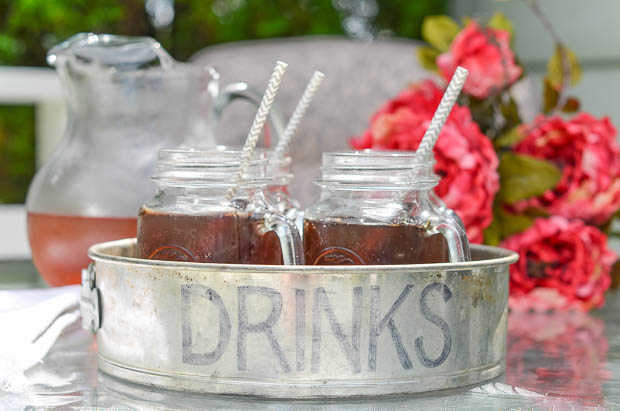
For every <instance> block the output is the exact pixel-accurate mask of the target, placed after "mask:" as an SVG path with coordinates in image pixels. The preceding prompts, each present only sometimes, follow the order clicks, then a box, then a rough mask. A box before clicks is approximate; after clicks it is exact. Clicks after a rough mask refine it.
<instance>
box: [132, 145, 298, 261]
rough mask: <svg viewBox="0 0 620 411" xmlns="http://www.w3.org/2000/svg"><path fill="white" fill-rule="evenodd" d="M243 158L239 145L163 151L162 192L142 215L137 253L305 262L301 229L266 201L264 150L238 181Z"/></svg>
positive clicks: (184, 258) (159, 183) (150, 256)
mask: <svg viewBox="0 0 620 411" xmlns="http://www.w3.org/2000/svg"><path fill="white" fill-rule="evenodd" d="M240 157H241V152H240V151H222V150H161V151H160V153H159V159H158V163H157V170H158V171H157V175H156V176H155V177H154V178H153V180H154V181H155V183H156V185H157V193H156V195H155V197H154V198H153V199H152V200H150V201H148V202H147V203H146V204H144V206H142V208H141V209H140V212H139V216H138V258H146V259H154V260H168V261H186V262H199V263H229V264H276V265H277V264H300V263H301V262H302V259H303V254H302V251H301V240H300V236H299V232H298V230H297V228H296V227H295V225H294V224H293V223H292V222H290V221H289V220H288V219H287V218H286V217H284V216H283V215H281V214H279V213H278V212H277V210H275V209H274V208H273V207H271V206H270V205H269V204H268V202H267V200H266V187H267V185H268V184H269V183H270V179H269V178H268V177H267V173H266V166H267V160H266V156H265V154H264V153H261V155H259V156H256V157H257V158H255V159H253V160H252V161H251V162H250V164H249V165H248V166H247V167H245V168H244V171H243V177H242V179H241V180H240V181H236V180H235V178H234V176H235V175H236V174H237V172H238V171H239V167H240ZM232 187H236V190H235V194H234V197H231V188H232Z"/></svg>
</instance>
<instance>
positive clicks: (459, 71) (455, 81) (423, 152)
mask: <svg viewBox="0 0 620 411" xmlns="http://www.w3.org/2000/svg"><path fill="white" fill-rule="evenodd" d="M468 74H469V72H468V71H467V69H464V68H463V67H461V66H458V67H457V68H456V71H455V72H454V75H453V76H452V78H451V79H450V83H449V84H448V87H447V88H446V91H445V93H444V94H443V97H442V98H441V101H440V102H439V106H437V110H435V114H433V118H432V120H431V124H430V125H429V126H428V128H427V129H426V133H424V137H422V141H421V142H420V146H419V147H418V150H417V151H416V153H417V154H419V155H420V158H423V159H424V158H427V157H429V156H431V154H432V152H433V147H434V146H435V143H436V142H437V138H438V137H439V133H441V129H442V128H443V125H444V124H445V123H446V120H447V119H448V116H449V115H450V112H451V111H452V107H454V104H455V103H456V100H457V99H458V98H459V94H460V93H461V90H462V89H463V86H464V85H465V80H466V79H467V75H468Z"/></svg>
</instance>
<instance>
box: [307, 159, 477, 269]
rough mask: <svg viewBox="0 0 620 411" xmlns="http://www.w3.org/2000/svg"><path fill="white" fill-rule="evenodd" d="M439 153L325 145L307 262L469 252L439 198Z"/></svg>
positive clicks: (447, 258)
mask: <svg viewBox="0 0 620 411" xmlns="http://www.w3.org/2000/svg"><path fill="white" fill-rule="evenodd" d="M438 182H439V178H438V177H437V176H436V175H435V174H434V173H433V172H432V161H431V160H428V161H419V160H418V161H412V156H411V154H399V153H394V152H385V153H382V152H342V153H324V154H323V165H322V168H321V178H320V179H319V180H318V181H317V183H318V184H319V186H320V187H321V197H320V199H319V200H318V201H317V202H316V203H315V204H314V205H312V206H311V207H310V208H308V209H307V210H306V211H305V216H304V234H303V243H304V254H305V260H306V264H312V265H354V264H428V263H447V262H461V261H467V260H469V259H470V255H469V243H468V241H467V236H466V234H465V230H464V229H463V226H462V224H461V223H460V222H459V221H458V219H455V218H453V217H452V216H453V213H451V212H450V211H449V210H445V209H441V208H440V207H438V206H437V204H436V203H435V202H434V201H433V200H432V189H433V187H435V186H436V185H437V183H438Z"/></svg>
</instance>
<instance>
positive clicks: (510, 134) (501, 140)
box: [493, 126, 525, 149]
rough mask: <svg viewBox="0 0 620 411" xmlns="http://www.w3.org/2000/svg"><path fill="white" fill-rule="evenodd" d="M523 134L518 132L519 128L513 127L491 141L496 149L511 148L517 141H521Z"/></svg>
mask: <svg viewBox="0 0 620 411" xmlns="http://www.w3.org/2000/svg"><path fill="white" fill-rule="evenodd" d="M524 137H525V134H523V133H521V132H519V127H518V126H517V127H513V128H511V129H510V130H508V131H507V132H505V133H504V134H502V135H501V136H499V137H497V138H496V139H495V140H493V144H494V145H495V148H496V149H500V148H505V147H512V146H514V145H515V144H517V143H518V142H519V141H521V140H523V138H524Z"/></svg>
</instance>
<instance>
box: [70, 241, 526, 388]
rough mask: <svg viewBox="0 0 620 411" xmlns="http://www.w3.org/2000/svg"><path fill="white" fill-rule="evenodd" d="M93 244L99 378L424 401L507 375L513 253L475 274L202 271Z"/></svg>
mask: <svg viewBox="0 0 620 411" xmlns="http://www.w3.org/2000/svg"><path fill="white" fill-rule="evenodd" d="M135 245H136V242H135V239H125V240H119V241H113V242H108V243H102V244H97V245H95V246H93V247H92V248H91V249H90V250H89V256H90V257H91V258H92V259H93V260H94V261H95V263H94V264H93V265H91V267H90V268H89V269H87V270H84V272H83V278H82V314H83V318H84V325H85V327H86V328H88V329H90V330H91V331H93V332H96V334H97V342H98V348H99V368H100V370H101V371H103V372H105V373H107V374H111V375H113V376H116V377H119V378H122V379H126V380H130V381H133V382H137V383H141V384H147V385H152V386H157V387H162V388H167V389H174V390H188V391H197V392H208V393H223V394H241V395H257V396H265V397H274V398H275V397H280V398H320V397H332V398H333V397H349V396H374V395H382V394H404V393H419V392H425V391H432V390H440V389H447V388H453V387H459V386H465V385H470V384H475V383H478V382H481V381H484V380H488V379H491V378H494V377H496V376H498V375H500V374H501V373H502V372H503V370H504V354H505V345H506V320H507V301H508V266H509V264H511V263H514V262H515V261H517V255H516V254H515V253H513V252H511V251H508V250H504V249H501V248H496V247H489V246H480V245H473V246H472V256H473V259H474V261H471V262H467V263H456V264H453V263H450V264H425V265H390V266H388V265H383V266H379V265H374V266H331V267H325V266H324V267H319V266H260V265H233V264H197V263H177V262H167V261H152V260H141V259H137V258H133V256H134V255H135Z"/></svg>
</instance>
